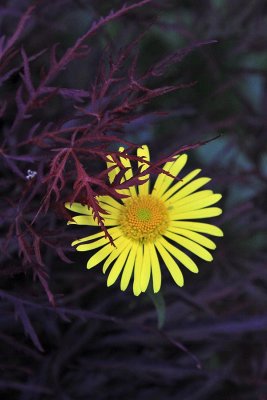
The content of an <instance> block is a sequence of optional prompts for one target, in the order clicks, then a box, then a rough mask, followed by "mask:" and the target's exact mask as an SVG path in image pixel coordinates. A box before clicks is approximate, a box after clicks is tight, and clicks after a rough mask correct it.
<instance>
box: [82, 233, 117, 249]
mask: <svg viewBox="0 0 267 400" xmlns="http://www.w3.org/2000/svg"><path fill="white" fill-rule="evenodd" d="M120 236H122V233H121V232H120V231H119V230H118V231H116V232H115V233H113V235H112V238H113V240H115V239H117V238H118V237H120ZM107 243H109V239H108V238H106V237H103V238H101V239H99V240H96V241H94V242H90V243H86V244H80V245H79V246H77V247H76V250H78V251H88V250H93V249H97V248H98V247H101V246H104V245H105V244H107ZM111 246H112V245H111ZM112 247H113V248H114V246H112Z"/></svg>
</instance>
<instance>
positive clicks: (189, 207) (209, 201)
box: [173, 194, 222, 213]
mask: <svg viewBox="0 0 267 400" xmlns="http://www.w3.org/2000/svg"><path fill="white" fill-rule="evenodd" d="M221 198H222V195H221V194H213V195H210V196H207V197H205V198H204V199H201V200H198V201H194V202H190V203H188V204H183V205H177V203H174V204H173V208H175V209H176V210H177V211H178V212H179V213H180V212H186V211H194V210H200V209H203V208H205V207H208V206H211V205H213V204H215V203H218V201H219V200H221Z"/></svg>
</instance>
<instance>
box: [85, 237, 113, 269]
mask: <svg viewBox="0 0 267 400" xmlns="http://www.w3.org/2000/svg"><path fill="white" fill-rule="evenodd" d="M113 248H114V247H113V246H112V245H111V244H110V243H108V244H107V245H106V246H104V247H102V249H101V250H99V251H98V252H97V253H95V254H94V255H93V256H92V257H91V258H89V260H88V262H87V269H90V268H93V267H95V266H96V265H97V264H99V263H101V261H103V260H104V259H105V258H106V257H107V256H108V255H109V254H110V253H111V252H112V249H113Z"/></svg>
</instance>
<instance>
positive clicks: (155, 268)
mask: <svg viewBox="0 0 267 400" xmlns="http://www.w3.org/2000/svg"><path fill="white" fill-rule="evenodd" d="M148 246H149V253H150V260H151V270H152V280H153V290H154V293H157V292H158V291H159V290H160V287H161V270H160V265H159V258H158V255H157V252H156V249H155V246H154V244H153V243H148Z"/></svg>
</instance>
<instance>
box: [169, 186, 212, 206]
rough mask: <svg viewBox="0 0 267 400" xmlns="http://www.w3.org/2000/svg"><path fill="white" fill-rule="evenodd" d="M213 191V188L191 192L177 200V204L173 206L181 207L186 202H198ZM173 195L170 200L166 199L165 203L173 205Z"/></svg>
mask: <svg viewBox="0 0 267 400" xmlns="http://www.w3.org/2000/svg"><path fill="white" fill-rule="evenodd" d="M212 194H214V193H213V191H212V190H200V191H198V192H196V193H193V194H190V195H189V196H186V197H183V198H182V199H179V200H177V201H176V202H175V204H173V207H175V208H176V207H181V206H183V205H185V204H189V203H194V202H197V201H199V200H202V199H205V198H206V197H208V196H211V195H212ZM172 203H173V202H172V197H171V198H170V199H168V200H166V202H165V204H166V205H167V206H171V205H172Z"/></svg>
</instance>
